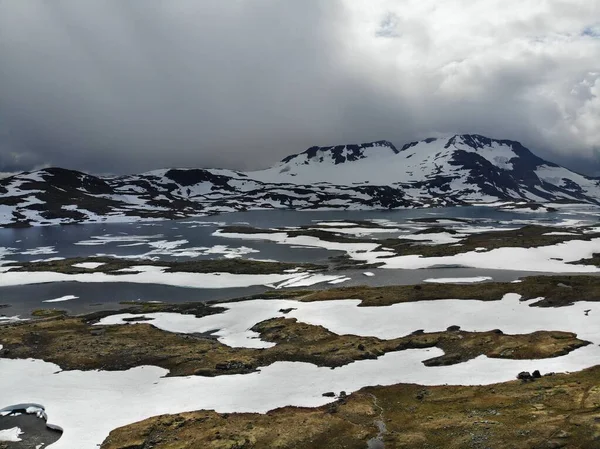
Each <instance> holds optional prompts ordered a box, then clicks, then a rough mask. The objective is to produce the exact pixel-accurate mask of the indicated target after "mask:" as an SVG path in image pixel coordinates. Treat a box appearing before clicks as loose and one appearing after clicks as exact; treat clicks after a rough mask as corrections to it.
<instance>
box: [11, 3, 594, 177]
mask: <svg viewBox="0 0 600 449" xmlns="http://www.w3.org/2000/svg"><path fill="white" fill-rule="evenodd" d="M597 17H600V0H570V1H568V2H567V1H564V0H546V1H544V2H540V1H537V0H519V1H517V0H512V1H506V0H504V1H500V0H478V1H475V0H443V1H442V0H435V1H434V0H307V1H305V2H301V3H298V4H293V3H290V2H284V1H282V0H265V1H264V2H261V3H260V4H259V5H258V6H257V4H256V3H255V2H251V1H250V0H237V1H235V2H212V1H207V2H196V1H190V0H180V1H178V2H166V1H159V0H149V1H140V0H132V1H130V2H120V1H117V0H108V1H105V2H96V1H94V0H55V1H54V2H51V3H48V2H37V1H30V2H2V3H0V59H2V60H3V61H6V64H4V65H3V68H4V69H5V73H3V75H4V76H3V78H2V79H1V80H0V115H1V116H3V117H4V118H5V120H6V122H7V123H8V126H9V127H10V128H11V130H12V133H11V136H10V137H11V142H12V144H13V145H14V146H15V147H16V148H19V152H26V153H27V156H28V157H27V158H24V160H25V161H27V162H28V163H29V161H30V160H31V159H32V157H30V156H31V155H36V156H37V159H36V161H37V162H35V163H42V162H43V163H46V162H50V163H51V164H53V165H57V164H58V165H64V164H68V165H71V166H74V167H78V168H83V169H90V168H93V169H95V170H98V171H102V170H105V171H106V170H110V169H111V168H114V167H117V168H118V169H121V170H122V169H124V167H126V169H127V170H142V169H150V168H156V167H159V166H173V165H179V166H186V165H187V166H203V165H227V166H232V167H239V168H251V167H260V166H265V165H269V164H271V163H273V162H274V161H275V160H277V159H279V158H281V157H283V156H285V155H287V154H289V153H291V152H297V151H301V150H302V149H304V148H305V147H307V146H310V145H315V144H316V145H318V144H324V145H326V144H336V143H347V142H353V141H368V140H376V139H389V140H392V141H394V142H396V143H398V144H402V143H404V142H406V141H410V140H414V139H416V138H422V137H427V136H429V135H434V134H437V133H449V132H460V133H465V132H467V133H468V132H474V133H480V134H487V135H490V137H499V138H509V139H515V140H521V141H522V142H523V143H524V144H525V145H527V146H530V147H531V148H532V149H533V150H534V151H537V152H539V153H541V155H542V156H549V155H550V156H552V154H551V153H554V155H559V156H560V155H562V156H563V157H564V156H579V157H587V158H593V157H595V154H596V151H597V150H598V148H600V135H599V133H600V131H599V130H598V126H597V125H596V123H597V117H598V107H599V105H598V101H599V100H598V79H600V66H599V64H598V61H600V38H599V36H600V34H599V33H598V30H599V29H600V28H599V26H600V25H599V23H598V21H597V19H596V18H597ZM23 148H25V149H26V150H24V149H23ZM249 153H250V154H252V157H247V155H248V154H249ZM34 159H35V158H34ZM107 161H115V162H113V164H112V166H111V165H107ZM0 162H1V161H0ZM0 165H1V164H0ZM0 169H1V166H0Z"/></svg>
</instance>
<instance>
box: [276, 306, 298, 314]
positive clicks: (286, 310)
mask: <svg viewBox="0 0 600 449" xmlns="http://www.w3.org/2000/svg"><path fill="white" fill-rule="evenodd" d="M292 310H296V309H295V308H294V307H290V308H289V309H279V313H283V314H284V315H287V314H288V313H290V312H291V311H292Z"/></svg>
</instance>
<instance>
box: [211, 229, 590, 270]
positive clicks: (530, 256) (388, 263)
mask: <svg viewBox="0 0 600 449" xmlns="http://www.w3.org/2000/svg"><path fill="white" fill-rule="evenodd" d="M213 235H215V236H219V237H227V238H235V239H242V240H267V241H273V242H277V243H280V244H285V245H298V246H307V247H314V248H325V249H330V250H338V251H345V252H346V253H347V254H348V255H349V256H350V257H352V258H353V259H355V260H359V261H364V262H368V263H373V264H375V263H384V264H385V265H383V266H382V268H390V269H409V270H415V269H420V268H432V267H438V266H462V267H471V268H484V269H497V270H517V271H531V272H534V271H537V272H545V273H596V272H600V269H599V268H598V267H595V266H591V265H575V264H571V263H569V262H576V261H579V260H581V259H587V258H590V257H592V256H593V254H594V253H599V252H600V238H596V239H592V240H589V241H583V240H570V241H567V242H563V243H558V244H556V245H550V246H541V247H536V248H517V247H514V248H513V247H508V248H496V249H492V250H490V251H485V252H482V251H481V249H483V248H478V249H479V251H477V250H476V251H470V252H465V253H460V254H456V255H453V256H443V257H423V256H420V255H408V256H395V255H394V253H393V252H392V251H386V250H384V249H378V248H379V244H378V243H339V242H328V241H324V240H320V239H318V238H316V237H312V236H297V237H289V236H288V235H287V234H286V233H285V232H277V233H260V234H238V233H225V232H221V231H215V232H214V233H213ZM403 238H404V236H403Z"/></svg>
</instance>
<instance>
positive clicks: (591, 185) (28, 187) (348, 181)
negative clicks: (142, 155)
mask: <svg viewBox="0 0 600 449" xmlns="http://www.w3.org/2000/svg"><path fill="white" fill-rule="evenodd" d="M499 201H501V202H509V203H514V204H516V205H517V206H526V205H528V204H529V203H536V204H538V206H536V207H539V203H549V202H568V203H590V204H600V187H599V180H598V179H596V178H591V177H587V176H583V175H580V174H577V173H574V172H572V171H570V170H568V169H566V168H564V167H560V166H558V165H556V164H554V163H552V162H549V161H545V160H543V159H541V158H539V157H537V156H536V155H534V154H533V153H532V152H531V151H529V150H528V149H527V148H525V147H524V146H523V145H522V144H520V143H519V142H515V141H510V140H494V139H489V138H487V137H483V136H479V135H455V136H450V137H447V138H441V139H426V140H424V141H421V142H411V143H408V144H405V145H403V146H400V147H396V146H394V145H393V144H392V143H390V142H387V141H379V142H373V143H367V144H360V145H339V146H333V147H312V148H309V149H308V150H306V151H304V152H302V153H299V154H295V155H291V156H288V157H286V158H285V159H283V160H282V161H281V162H280V163H279V164H276V165H275V166H273V167H271V168H269V169H266V170H261V171H254V172H245V173H244V172H238V171H233V170H222V169H164V170H156V171H152V172H148V173H143V174H139V175H128V176H94V175H90V174H85V173H81V172H77V171H73V170H66V169H62V168H46V169H43V170H38V171H35V172H31V173H21V174H18V175H15V176H12V177H9V178H5V179H1V180H0V225H1V226H29V225H48V224H68V223H82V222H115V221H132V220H153V219H164V218H168V219H177V218H184V217H189V216H197V215H207V214H216V213H223V212H231V211H243V210H250V209H252V210H256V209H342V210H344V209H354V210H356V209H395V208H412V207H430V206H453V205H466V204H481V203H494V202H499Z"/></svg>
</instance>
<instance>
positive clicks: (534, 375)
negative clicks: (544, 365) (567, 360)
mask: <svg viewBox="0 0 600 449" xmlns="http://www.w3.org/2000/svg"><path fill="white" fill-rule="evenodd" d="M531 377H533V378H534V379H541V378H542V375H541V373H540V371H539V370H537V369H536V370H535V371H534V372H533V373H531Z"/></svg>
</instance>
